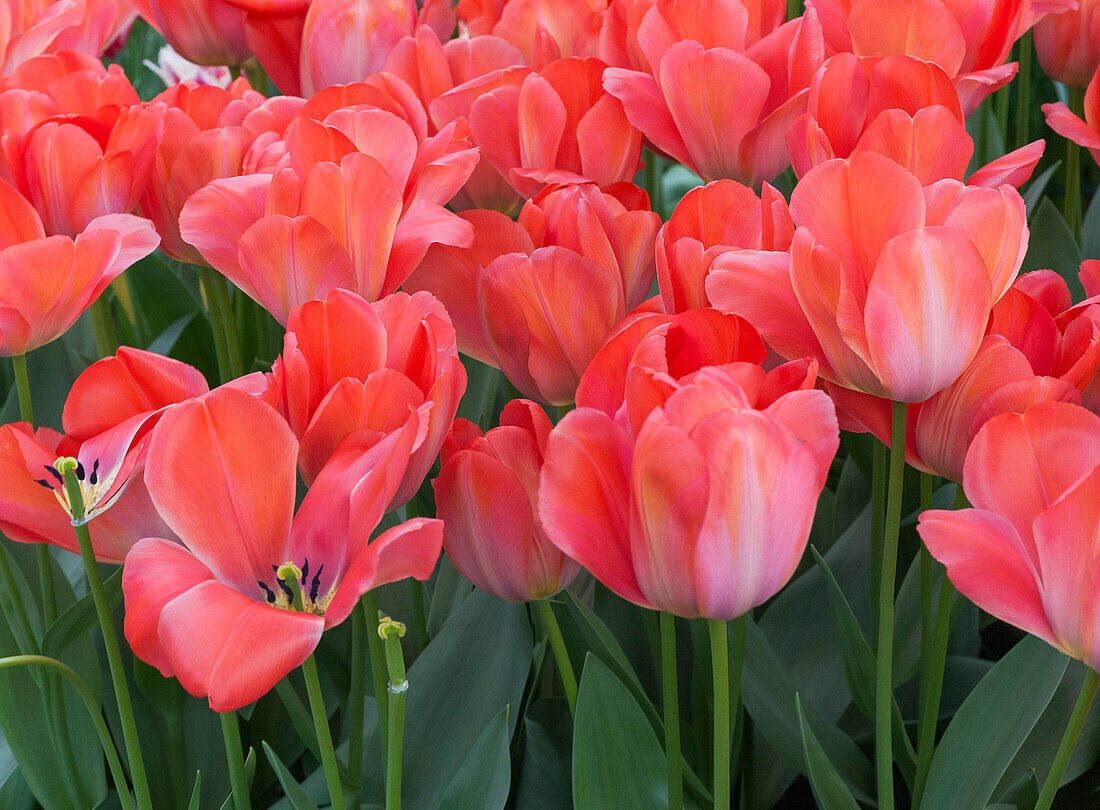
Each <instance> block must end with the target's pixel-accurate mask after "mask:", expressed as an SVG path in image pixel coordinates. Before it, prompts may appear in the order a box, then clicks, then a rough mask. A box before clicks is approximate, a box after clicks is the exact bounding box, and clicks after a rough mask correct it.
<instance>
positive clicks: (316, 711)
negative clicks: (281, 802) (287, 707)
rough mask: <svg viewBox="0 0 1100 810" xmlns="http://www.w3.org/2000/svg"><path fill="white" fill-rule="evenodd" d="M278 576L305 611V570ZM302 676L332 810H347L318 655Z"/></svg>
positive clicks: (282, 570) (283, 570)
mask: <svg viewBox="0 0 1100 810" xmlns="http://www.w3.org/2000/svg"><path fill="white" fill-rule="evenodd" d="M277 575H278V577H279V579H280V580H281V581H283V582H285V583H286V584H287V585H288V586H289V587H290V589H291V590H292V591H293V592H294V609H295V610H297V611H303V610H305V600H304V599H303V598H302V582H301V577H302V572H301V570H299V569H298V568H297V567H296V566H294V565H293V564H292V563H283V564H282V565H281V566H279V568H278V571H277ZM302 675H303V677H304V678H305V681H306V694H307V695H309V710H310V712H311V713H312V714H313V730H314V731H315V732H316V734H317V744H318V746H319V747H320V749H321V765H322V767H323V768H324V771H325V782H327V783H328V797H329V802H330V803H331V805H332V810H345V808H346V805H345V804H344V787H343V785H342V784H341V783H340V766H339V765H338V764H337V762H336V748H335V747H334V746H333V744H332V731H331V730H330V729H329V727H328V711H326V709H325V696H324V693H323V692H322V691H321V678H320V676H319V675H318V674H317V660H316V657H315V656H314V655H310V656H309V658H307V659H306V660H305V661H303V662H302Z"/></svg>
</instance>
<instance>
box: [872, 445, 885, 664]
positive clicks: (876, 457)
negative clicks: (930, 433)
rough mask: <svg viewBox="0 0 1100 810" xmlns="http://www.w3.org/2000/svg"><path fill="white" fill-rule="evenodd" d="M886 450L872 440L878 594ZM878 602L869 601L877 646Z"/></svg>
mask: <svg viewBox="0 0 1100 810" xmlns="http://www.w3.org/2000/svg"><path fill="white" fill-rule="evenodd" d="M886 450H887V447H886V445H885V444H883V443H882V442H880V441H878V440H877V439H875V440H874V450H873V451H872V464H871V554H870V557H869V559H870V561H871V562H870V565H871V593H872V594H876V593H878V589H879V579H880V578H881V577H882V521H883V516H884V514H885V512H886ZM878 627H879V616H878V602H876V601H875V600H874V599H871V643H872V644H874V645H876V646H877V645H878Z"/></svg>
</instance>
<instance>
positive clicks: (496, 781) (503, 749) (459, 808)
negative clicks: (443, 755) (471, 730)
mask: <svg viewBox="0 0 1100 810" xmlns="http://www.w3.org/2000/svg"><path fill="white" fill-rule="evenodd" d="M508 715H509V707H507V706H505V707H504V709H503V710H502V711H501V712H500V714H498V715H497V716H496V717H494V718H493V719H492V720H490V721H489V725H487V726H486V727H485V730H484V731H483V732H481V736H480V737H478V738H477V742H475V743H474V747H473V748H471V749H470V753H469V755H468V756H467V757H466V761H465V762H463V763H462V767H461V768H459V769H458V773H456V774H455V776H454V778H453V779H452V780H451V783H450V784H449V785H448V786H447V790H446V791H445V792H444V793H443V798H442V799H441V800H440V802H439V810H467V808H470V807H477V808H485V810H501V809H502V808H503V807H504V804H505V802H507V801H508V791H509V789H510V788H511V786H512V765H511V762H510V760H509V757H508V725H509V723H508Z"/></svg>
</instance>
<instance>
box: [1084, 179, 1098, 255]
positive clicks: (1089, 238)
mask: <svg viewBox="0 0 1100 810" xmlns="http://www.w3.org/2000/svg"><path fill="white" fill-rule="evenodd" d="M1081 255H1082V256H1083V257H1084V258H1086V259H1100V194H1093V195H1092V204H1091V205H1089V210H1088V211H1086V212H1085V220H1084V222H1082V223H1081Z"/></svg>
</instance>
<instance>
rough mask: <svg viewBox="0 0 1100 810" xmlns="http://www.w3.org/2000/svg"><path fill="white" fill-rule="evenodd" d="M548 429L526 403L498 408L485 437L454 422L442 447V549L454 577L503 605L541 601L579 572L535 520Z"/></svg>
mask: <svg viewBox="0 0 1100 810" xmlns="http://www.w3.org/2000/svg"><path fill="white" fill-rule="evenodd" d="M552 427H553V426H552V425H551V423H550V419H549V418H548V417H547V416H546V412H545V411H543V410H542V408H541V407H539V406H538V405H536V404H535V403H534V402H531V401H529V400H523V399H518V400H513V401H512V402H509V403H508V404H507V405H505V406H504V410H503V411H502V412H501V415H500V426H499V427H496V428H493V429H492V430H490V431H489V432H488V433H482V432H481V430H480V429H479V428H478V427H477V425H474V424H473V423H471V422H468V421H466V420H465V419H458V420H456V421H455V423H454V425H453V426H452V428H451V432H450V433H449V434H448V436H447V441H446V442H444V444H443V452H442V454H441V456H440V464H441V466H440V470H439V477H438V478H436V479H435V481H434V482H432V484H433V487H434V489H435V498H436V515H437V516H438V517H439V518H441V519H442V520H443V548H444V550H446V552H447V558H448V559H449V560H450V561H451V562H453V563H454V564H455V567H456V568H457V569H458V570H459V572H460V573H461V574H462V575H463V576H464V577H466V578H467V579H468V580H470V581H471V582H473V583H474V584H475V585H476V586H477V587H479V588H481V590H483V591H486V592H488V593H491V594H492V595H493V596H496V597H497V598H498V599H504V600H505V601H508V602H526V601H530V600H534V599H545V598H546V597H548V596H553V595H554V594H556V593H557V592H558V591H560V590H562V589H563V588H565V587H566V586H567V585H568V584H569V583H570V582H572V581H573V578H574V577H576V575H577V572H578V571H579V570H580V567H579V566H578V565H577V564H576V563H575V562H573V561H572V560H571V559H569V558H568V557H566V556H565V555H564V554H562V552H561V551H559V550H558V548H557V546H555V545H553V544H552V543H551V542H550V541H549V540H548V539H547V538H546V533H545V532H544V531H543V529H542V524H541V523H540V521H539V516H538V482H539V471H540V470H541V469H542V463H543V454H544V453H545V451H546V439H547V437H548V436H549V434H550V430H551V428H552Z"/></svg>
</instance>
